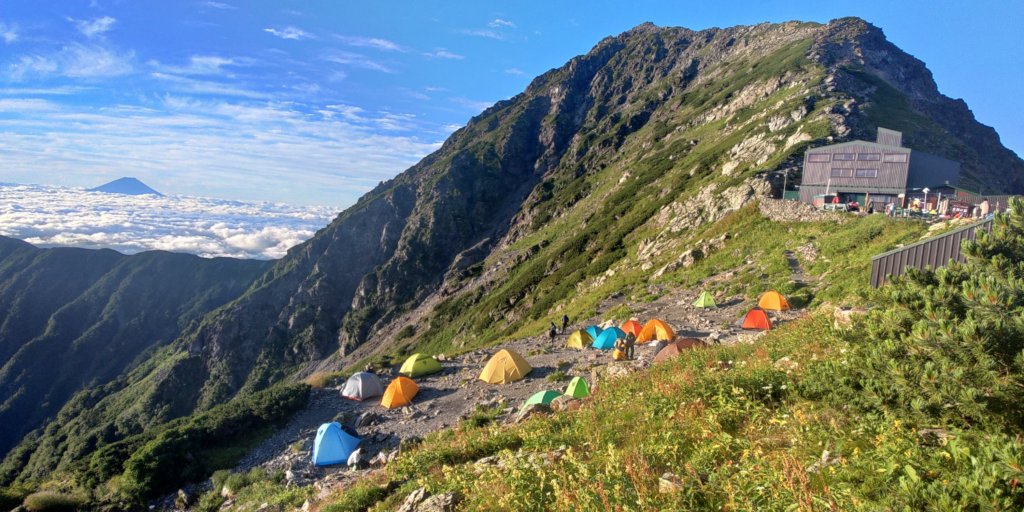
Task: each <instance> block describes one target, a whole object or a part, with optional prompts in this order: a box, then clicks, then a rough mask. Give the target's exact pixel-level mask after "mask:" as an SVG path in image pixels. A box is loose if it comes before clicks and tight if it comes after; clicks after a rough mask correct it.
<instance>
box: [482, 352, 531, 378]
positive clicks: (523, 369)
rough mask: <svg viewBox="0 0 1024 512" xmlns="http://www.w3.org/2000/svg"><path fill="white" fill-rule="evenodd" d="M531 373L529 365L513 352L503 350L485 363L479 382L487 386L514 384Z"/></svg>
mask: <svg viewBox="0 0 1024 512" xmlns="http://www.w3.org/2000/svg"><path fill="white" fill-rule="evenodd" d="M531 371H533V367H532V366H530V363H527V362H526V359H523V356H521V355H519V353H518V352H516V351H515V350H509V349H504V350H502V351H500V352H498V353H497V354H494V357H492V358H491V360H490V361H488V362H487V366H484V371H483V372H481V373H480V380H482V381H484V382H486V383H488V384H508V383H509V382H515V381H517V380H519V379H521V378H523V377H525V376H526V374H527V373H530V372H531Z"/></svg>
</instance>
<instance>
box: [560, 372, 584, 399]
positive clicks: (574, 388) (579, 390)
mask: <svg viewBox="0 0 1024 512" xmlns="http://www.w3.org/2000/svg"><path fill="white" fill-rule="evenodd" d="M565 394H566V395H569V396H571V397H576V398H586V397H588V396H590V388H589V387H587V381H585V380H583V377H573V378H572V380H570V381H569V387H567V388H565Z"/></svg>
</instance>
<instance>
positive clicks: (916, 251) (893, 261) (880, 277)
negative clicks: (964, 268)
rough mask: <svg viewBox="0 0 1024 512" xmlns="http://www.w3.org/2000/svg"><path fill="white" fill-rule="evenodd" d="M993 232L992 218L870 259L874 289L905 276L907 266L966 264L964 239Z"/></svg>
mask: <svg viewBox="0 0 1024 512" xmlns="http://www.w3.org/2000/svg"><path fill="white" fill-rule="evenodd" d="M979 229H983V230H985V231H989V230H991V229H992V219H988V220H983V221H981V222H976V223H974V224H971V225H970V226H964V227H962V228H959V229H954V230H953V231H950V232H949V233H943V234H941V235H938V236H934V237H931V238H928V239H925V240H921V241H920V242H917V243H914V244H910V245H908V246H906V247H900V248H898V249H893V250H891V251H889V252H885V253H882V254H879V255H877V256H873V257H872V258H871V286H872V287H874V288H878V287H879V286H881V285H882V284H883V283H885V281H886V279H887V278H888V276H902V275H903V274H904V273H906V268H907V267H914V268H924V267H931V268H933V269H934V268H939V267H945V266H946V265H948V264H949V260H954V261H958V262H960V263H963V262H964V261H966V259H965V258H964V255H963V254H962V252H961V248H960V244H961V242H963V241H964V240H974V239H975V238H976V237H977V231H978V230H979Z"/></svg>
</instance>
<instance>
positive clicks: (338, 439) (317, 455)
mask: <svg viewBox="0 0 1024 512" xmlns="http://www.w3.org/2000/svg"><path fill="white" fill-rule="evenodd" d="M356 446H359V434H357V433H356V431H355V429H353V428H352V427H350V426H348V425H345V426H342V425H341V424H340V423H338V422H336V421H335V422H334V423H324V424H323V425H320V428H319V429H317V431H316V440H315V441H313V465H314V466H329V465H331V464H344V463H345V462H348V456H349V455H352V452H354V451H356Z"/></svg>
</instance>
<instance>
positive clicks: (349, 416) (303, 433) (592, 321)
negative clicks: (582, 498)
mask: <svg viewBox="0 0 1024 512" xmlns="http://www.w3.org/2000/svg"><path fill="white" fill-rule="evenodd" d="M660 291H663V292H666V293H665V294H664V295H663V296H662V297H660V298H658V299H657V300H654V301H652V302H650V303H646V304H644V303H636V302H633V301H630V300H628V299H627V298H626V297H624V296H618V297H612V298H609V299H607V300H605V301H604V302H602V303H601V304H600V307H599V308H598V316H597V317H594V318H589V319H585V320H583V321H577V322H575V323H574V324H572V325H571V326H570V327H569V329H567V331H566V333H565V334H561V333H559V335H558V336H557V337H556V338H555V340H554V341H551V340H549V339H548V337H547V336H546V335H544V336H536V337H531V338H525V339H521V340H517V341H513V342H510V343H507V344H504V345H501V346H496V347H491V348H488V349H481V350H476V351H473V352H469V353H466V354H463V355H460V356H458V357H456V358H453V359H447V358H445V360H441V361H440V364H441V366H442V368H443V371H442V372H441V373H437V374H433V375H427V376H423V377H417V378H415V379H414V380H415V382H416V384H417V385H418V386H419V388H420V392H419V394H418V395H416V397H415V398H414V399H413V401H412V402H413V403H412V405H411V406H406V407H402V408H395V409H390V410H389V409H385V408H384V407H382V406H381V405H380V399H379V398H375V399H370V400H367V401H364V402H357V401H355V400H350V399H346V398H343V397H342V396H341V387H342V386H343V385H344V383H343V382H338V383H337V385H335V386H332V387H327V388H323V389H318V390H315V391H313V392H312V399H311V400H310V403H309V405H308V407H307V408H306V409H305V410H304V411H303V412H301V413H300V414H298V415H296V417H295V418H294V419H293V420H292V421H291V422H290V423H289V424H288V425H287V426H286V427H285V428H283V429H281V430H280V431H278V432H277V433H276V434H274V435H273V436H272V437H271V438H269V439H268V440H266V441H265V442H264V443H263V444H262V445H260V446H259V447H258V448H256V449H255V450H253V451H252V452H250V453H249V454H248V455H247V456H246V457H245V458H244V459H243V460H242V461H241V463H240V468H239V469H249V468H252V467H255V466H263V467H265V468H266V469H268V470H275V469H281V470H286V471H292V473H293V475H294V477H295V478H298V479H300V483H301V482H302V481H304V480H308V481H317V480H321V479H323V478H332V477H339V476H341V475H338V474H337V473H339V472H342V471H348V468H346V467H345V466H344V465H343V464H339V465H335V466H328V467H314V466H312V464H311V462H310V458H311V452H310V449H311V445H312V441H313V439H314V437H315V436H316V430H317V428H318V427H319V426H320V425H321V424H323V423H327V422H330V421H332V420H335V421H340V422H343V423H347V424H350V425H351V424H355V423H356V421H357V419H358V418H359V417H360V416H361V415H363V414H364V413H370V414H371V415H372V421H370V422H369V424H368V425H362V426H360V427H359V428H358V429H357V430H358V432H359V435H360V437H361V438H362V439H363V441H362V442H361V443H360V447H361V448H362V449H363V451H364V458H365V459H366V460H369V459H371V458H373V457H375V456H376V455H377V454H379V453H381V452H383V453H385V454H387V453H390V452H391V451H392V450H395V449H396V448H397V447H398V446H399V444H400V443H401V441H402V439H406V438H411V437H414V436H415V437H423V436H425V435H427V434H429V433H431V432H436V431H439V430H443V429H446V428H452V427H455V426H457V425H458V423H459V421H460V419H462V418H466V417H468V416H469V415H471V414H472V413H473V412H475V410H476V408H477V406H478V405H497V404H500V403H505V406H504V407H505V408H504V410H503V413H502V416H501V417H499V420H501V419H505V418H507V417H508V416H509V415H510V414H514V411H516V410H518V408H519V407H521V406H522V404H523V403H524V402H525V401H526V399H527V398H529V397H530V396H531V395H533V394H534V393H537V392H539V391H543V390H553V391H557V392H559V393H562V392H564V391H565V388H566V386H567V384H568V379H571V378H572V377H574V376H581V377H583V378H584V379H586V380H587V381H588V384H590V385H591V386H592V385H593V383H592V382H590V381H591V371H590V370H591V368H592V367H594V366H599V365H605V364H608V363H610V362H611V361H612V356H611V351H610V350H599V349H594V348H590V347H588V348H586V349H584V350H578V349H573V348H567V347H565V342H566V340H567V338H568V335H569V334H570V333H572V332H573V331H574V330H576V329H581V328H586V327H587V326H590V325H600V324H601V323H602V320H601V316H602V315H604V314H605V313H607V312H608V311H609V310H610V309H611V308H613V307H615V306H617V305H619V304H627V305H628V306H629V307H631V308H632V309H634V310H638V311H640V312H639V313H638V314H637V315H636V318H637V320H638V321H639V322H640V323H646V322H647V321H648V320H650V319H653V318H659V319H662V320H664V321H665V322H667V323H668V324H669V325H670V326H672V328H673V329H675V332H676V334H677V336H682V337H695V338H700V339H706V341H707V342H708V343H715V342H716V341H715V339H714V338H718V340H717V342H718V343H722V344H734V343H738V342H744V341H751V340H752V339H753V337H754V336H755V335H756V334H757V332H758V331H743V330H741V329H739V328H736V327H733V326H731V324H732V322H735V320H736V319H737V317H738V316H739V314H740V313H741V312H742V311H746V310H747V309H749V308H751V307H753V306H754V304H753V302H751V301H745V300H743V299H742V298H740V297H735V298H731V299H726V300H722V301H721V302H720V303H719V307H718V308H715V309H701V308H694V307H693V306H691V304H692V303H693V302H694V301H695V300H696V298H697V294H698V293H699V292H695V291H693V290H687V289H664V290H660ZM770 314H771V316H772V318H773V320H774V321H776V322H777V323H778V322H785V321H787V320H791V319H793V318H795V317H796V316H798V315H799V312H798V311H786V312H771V313H770ZM505 348H508V349H512V350H515V351H516V352H518V353H519V354H520V355H522V356H523V357H524V358H525V359H526V360H527V361H528V362H529V363H530V365H531V366H532V367H533V370H532V371H531V372H530V373H529V374H528V375H527V376H526V377H525V378H524V379H522V380H520V381H517V382H513V383H510V384H504V385H493V384H487V383H485V382H483V381H481V380H480V379H479V376H480V372H481V371H482V370H483V367H484V365H486V363H487V361H488V360H489V359H490V357H491V356H492V355H493V354H495V353H497V352H498V351H499V350H501V349H505ZM653 351H654V347H653V344H649V343H648V344H639V345H637V349H636V360H635V361H634V362H633V364H634V365H636V366H638V367H641V368H642V367H646V366H649V364H650V361H651V359H653V357H654V354H653ZM559 369H561V371H562V372H563V373H564V374H565V375H566V376H567V377H566V380H565V381H562V382H548V380H547V377H548V376H549V375H550V374H552V373H554V372H556V371H558V370H559ZM397 372H398V367H397V366H396V367H392V368H390V369H387V370H386V371H383V372H381V375H380V377H381V382H382V384H383V385H384V386H387V385H388V383H390V381H391V380H392V379H393V378H394V377H395V376H397Z"/></svg>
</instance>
